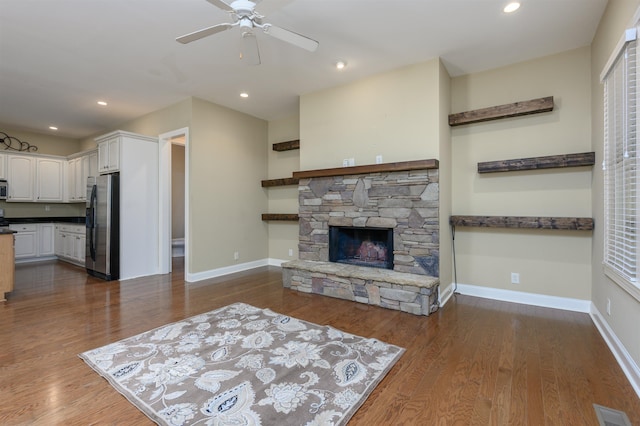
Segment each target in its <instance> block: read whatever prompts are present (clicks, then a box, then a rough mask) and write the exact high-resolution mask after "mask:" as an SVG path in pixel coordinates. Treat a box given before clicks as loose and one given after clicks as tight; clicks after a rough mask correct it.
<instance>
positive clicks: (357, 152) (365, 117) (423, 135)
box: [300, 59, 452, 287]
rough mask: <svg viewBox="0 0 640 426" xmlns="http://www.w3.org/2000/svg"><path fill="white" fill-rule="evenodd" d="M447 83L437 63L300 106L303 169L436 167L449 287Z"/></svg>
mask: <svg viewBox="0 0 640 426" xmlns="http://www.w3.org/2000/svg"><path fill="white" fill-rule="evenodd" d="M449 85H450V78H449V75H448V73H447V71H446V69H445V68H444V66H443V65H442V63H441V61H440V60H439V59H433V60H430V61H428V62H424V63H420V64H415V65H411V66H408V67H404V68H400V69H397V70H394V71H391V72H387V73H383V74H379V75H375V76H372V77H369V78H366V79H363V80H360V81H357V82H355V83H351V84H347V85H344V86H339V87H335V88H332V89H327V90H323V91H320V92H316V93H311V94H307V95H303V96H302V97H301V98H300V140H301V146H300V169H301V170H313V169H322V168H332V167H341V166H342V160H343V159H345V158H354V159H355V164H356V165H365V164H374V163H375V158H376V155H382V157H383V162H384V163H391V162H398V161H412V160H426V159H437V160H439V161H440V188H441V190H440V196H441V201H442V203H441V206H440V207H441V208H440V279H441V283H442V285H443V287H447V286H448V285H449V283H451V279H452V278H451V277H452V272H451V264H452V262H451V242H450V240H451V238H450V230H449V225H448V222H449V215H450V211H451V143H450V139H451V138H450V130H449V125H448V118H447V117H448V114H449V110H450V108H449V104H450V91H449V90H450V89H449Z"/></svg>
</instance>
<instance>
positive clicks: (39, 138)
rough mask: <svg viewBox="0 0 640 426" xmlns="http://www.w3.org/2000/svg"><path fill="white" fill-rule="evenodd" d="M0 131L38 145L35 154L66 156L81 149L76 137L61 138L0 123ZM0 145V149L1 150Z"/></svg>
mask: <svg viewBox="0 0 640 426" xmlns="http://www.w3.org/2000/svg"><path fill="white" fill-rule="evenodd" d="M0 132H4V133H6V134H7V135H9V136H13V137H15V138H18V139H20V140H21V141H23V142H28V143H29V144H31V145H35V146H37V147H38V150H37V151H32V152H34V153H36V154H48V155H62V156H65V157H66V156H67V155H71V154H75V153H76V152H80V151H82V148H81V144H80V141H79V140H77V139H70V138H62V137H59V136H55V135H47V134H43V133H34V132H26V131H24V130H20V129H17V128H15V127H12V126H9V125H5V124H0ZM3 149H4V148H3V146H0V150H3Z"/></svg>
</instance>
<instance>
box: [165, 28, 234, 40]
mask: <svg viewBox="0 0 640 426" xmlns="http://www.w3.org/2000/svg"><path fill="white" fill-rule="evenodd" d="M231 27H233V25H232V24H218V25H214V26H213V27H208V28H203V29H201V30H198V31H194V32H192V33H189V34H185V35H183V36H180V37H178V38H177V39H176V41H177V42H180V43H182V44H187V43H191V42H192V41H196V40H200V39H201V38H205V37H207V36H210V35H213V34H217V33H220V32H222V31H226V30H228V29H229V28H231Z"/></svg>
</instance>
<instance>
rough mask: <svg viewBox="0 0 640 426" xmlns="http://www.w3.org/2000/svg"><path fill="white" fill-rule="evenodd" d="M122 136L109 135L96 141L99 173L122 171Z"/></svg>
mask: <svg viewBox="0 0 640 426" xmlns="http://www.w3.org/2000/svg"><path fill="white" fill-rule="evenodd" d="M120 139H121V138H120V136H118V135H116V134H114V133H109V134H108V135H105V136H103V137H101V138H98V139H96V142H97V143H98V172H99V173H100V174H105V173H113V172H117V171H118V170H120V142H121V141H120Z"/></svg>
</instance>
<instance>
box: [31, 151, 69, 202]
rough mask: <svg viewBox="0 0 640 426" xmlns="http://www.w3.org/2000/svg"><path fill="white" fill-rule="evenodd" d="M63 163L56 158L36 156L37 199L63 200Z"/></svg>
mask: <svg viewBox="0 0 640 426" xmlns="http://www.w3.org/2000/svg"><path fill="white" fill-rule="evenodd" d="M63 164H64V163H63V161H62V160H59V159H56V158H46V157H44V158H40V157H38V158H36V197H35V200H36V201H41V202H58V203H60V202H62V197H63V188H64V186H63V177H64V176H63Z"/></svg>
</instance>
